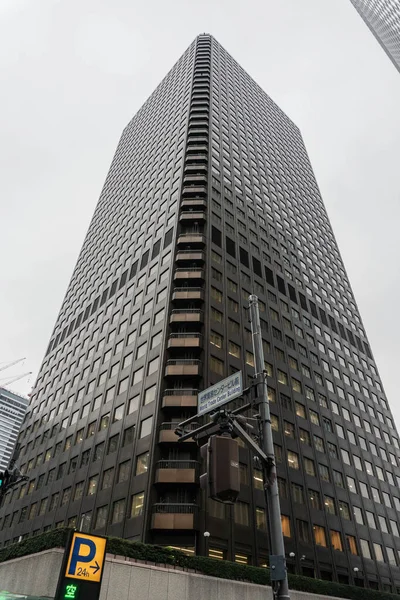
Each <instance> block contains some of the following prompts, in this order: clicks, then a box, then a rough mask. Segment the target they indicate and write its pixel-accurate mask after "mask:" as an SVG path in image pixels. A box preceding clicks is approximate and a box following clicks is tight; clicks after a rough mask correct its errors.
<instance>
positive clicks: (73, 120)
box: [0, 0, 400, 425]
mask: <svg viewBox="0 0 400 600" xmlns="http://www.w3.org/2000/svg"><path fill="white" fill-rule="evenodd" d="M202 32H208V33H212V34H213V35H214V36H215V37H216V38H217V39H218V41H219V42H220V43H221V44H222V45H224V46H225V48H226V49H227V50H228V51H229V52H230V53H231V54H232V55H233V57H234V58H235V59H236V60H238V61H239V63H240V64H241V65H242V66H243V67H244V68H245V69H246V70H247V71H248V72H249V73H250V75H251V76H252V77H253V78H254V79H255V80H256V81H257V82H258V83H259V84H260V85H261V87H262V88H263V89H264V90H266V92H267V93H268V94H269V95H270V96H271V97H272V98H273V99H274V100H275V101H276V102H277V103H278V104H279V105H280V106H281V107H282V108H283V109H284V110H285V111H286V112H287V114H288V115H289V116H290V117H291V118H292V119H293V120H294V121H295V122H296V123H297V125H298V126H299V127H300V129H301V130H302V133H303V136H304V140H305V143H306V146H307V149H308V152H309V155H310V158H311V162H312V165H313V167H314V171H315V173H316V177H317V180H318V183H319V185H320V188H321V191H322V196H323V198H324V201H325V204H326V207H327V210H328V214H329V216H330V219H331V222H332V225H333V229H334V232H335V235H336V238H337V241H338V244H339V248H340V250H341V253H342V256H343V259H344V262H345V265H346V268H347V271H348V274H349V277H350V281H351V283H352V286H353V290H354V293H355V296H356V299H357V301H358V305H359V308H360V311H361V315H362V318H363V320H364V325H365V327H366V331H367V334H368V336H369V339H370V342H371V346H372V349H373V352H374V355H375V358H376V361H377V363H378V367H379V369H380V373H381V376H382V379H383V383H384V385H385V388H386V392H387V395H388V398H389V401H390V403H391V406H392V409H393V411H394V414H395V417H396V419H397V423H398V424H399V425H400V402H399V401H398V399H397V369H398V363H399V360H400V351H399V339H400V320H399V318H398V317H397V313H398V298H399V294H400V277H399V268H398V261H399V259H400V240H399V235H398V224H397V221H398V218H399V216H400V168H399V164H400V144H399V141H400V119H399V112H400V111H399V107H400V76H399V73H398V72H397V71H396V70H395V68H394V67H393V65H392V64H391V62H390V61H389V59H388V58H387V57H386V55H385V54H384V52H383V51H382V50H381V48H380V46H379V45H378V43H377V42H376V41H375V39H374V38H373V36H372V35H371V33H370V32H369V30H368V29H367V27H366V26H365V25H364V23H363V22H362V20H361V19H360V17H359V16H358V15H357V13H356V11H355V10H354V8H353V7H352V6H351V4H350V0H334V1H333V2H332V0H330V1H329V0H278V1H276V0H247V1H246V2H243V1H242V0H241V1H239V0H229V1H228V0H203V1H202V2H201V3H199V2H191V1H190V0H185V1H184V0H170V2H165V0H153V1H149V2H138V1H137V0H136V1H135V0H36V1H35V2H32V0H0V89H1V94H0V162H1V167H0V168H1V179H0V190H1V195H0V226H1V229H0V361H4V362H7V361H11V360H13V359H16V358H19V357H22V356H26V357H27V360H26V362H25V364H24V365H18V366H16V367H14V368H13V369H10V370H9V371H7V374H9V375H10V377H11V376H12V375H14V374H18V373H20V372H24V371H33V376H32V378H31V379H30V380H28V379H24V380H22V381H19V382H16V383H14V384H13V385H11V387H12V388H13V389H15V390H16V391H19V392H22V393H26V392H28V391H29V390H30V387H31V386H32V385H33V383H34V378H35V376H36V374H37V372H38V369H39V367H40V363H41V360H42V357H43V354H44V350H45V347H46V346H47V343H48V340H49V336H50V333H51V331H52V328H53V325H54V322H55V319H56V316H57V313H58V310H59V308H60V306H61V302H62V298H63V296H64V293H65V291H66V288H67V284H68V281H69V278H70V276H71V274H72V270H73V267H74V264H75V261H76V259H77V256H78V253H79V250H80V247H81V244H82V242H83V239H84V235H85V233H86V230H87V228H88V225H89V221H90V218H91V215H92V213H93V210H94V207H95V205H96V202H97V199H98V196H99V194H100V190H101V188H102V185H103V182H104V179H105V176H106V173H107V170H108V167H109V165H110V162H111V159H112V156H113V153H114V151H115V148H116V145H117V142H118V138H119V136H120V134H121V131H122V129H123V127H124V126H125V125H126V123H127V122H128V121H129V120H130V118H131V117H132V116H133V114H134V113H135V112H136V111H137V110H138V108H139V107H140V106H141V104H142V103H143V102H144V101H145V100H146V98H147V97H148V96H149V94H150V93H151V92H152V91H153V89H154V88H155V87H156V85H157V84H158V83H159V81H160V80H161V79H162V78H163V77H164V75H165V74H166V73H167V71H168V70H169V69H170V68H171V66H172V65H173V63H174V62H175V61H176V60H177V58H178V57H179V56H180V54H182V52H183V51H184V50H185V49H186V47H187V46H188V45H189V43H190V42H191V41H192V39H193V38H194V37H195V36H196V35H197V34H198V33H202ZM1 375H2V376H4V375H5V373H1Z"/></svg>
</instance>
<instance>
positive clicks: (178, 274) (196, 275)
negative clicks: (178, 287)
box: [174, 267, 204, 281]
mask: <svg viewBox="0 0 400 600" xmlns="http://www.w3.org/2000/svg"><path fill="white" fill-rule="evenodd" d="M174 279H175V280H178V281H179V280H182V279H185V280H187V279H204V270H203V269H200V268H197V267H192V268H191V269H189V268H187V269H175V272H174Z"/></svg>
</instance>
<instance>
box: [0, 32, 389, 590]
mask: <svg viewBox="0 0 400 600" xmlns="http://www.w3.org/2000/svg"><path fill="white" fill-rule="evenodd" d="M250 293H255V294H257V295H258V296H259V298H260V301H261V304H260V306H261V310H262V314H261V317H262V322H261V323H262V328H263V332H264V350H265V360H266V362H265V368H266V371H267V372H268V375H269V395H270V401H271V412H272V425H273V430H274V436H275V449H276V457H277V461H278V473H279V487H280V493H281V507H282V527H283V531H284V535H285V538H286V550H287V555H288V557H289V553H294V554H295V556H294V558H293V557H292V558H290V557H289V558H288V564H289V568H290V569H291V570H296V571H298V572H301V573H303V574H306V575H309V576H314V575H315V576H317V577H322V578H324V579H332V580H336V581H341V582H351V583H353V582H355V583H357V584H358V585H365V586H367V587H372V588H379V589H381V590H383V589H393V590H394V589H396V588H397V589H399V590H400V569H399V556H398V553H399V551H400V536H399V527H400V524H399V518H398V514H399V513H398V511H399V510H400V492H399V487H400V469H399V460H400V451H399V436H398V433H397V431H396V428H395V425H394V422H393V417H392V415H391V412H390V409H389V405H388V402H387V400H386V397H385V394H384V391H383V387H382V383H381V381H380V378H379V375H378V371H377V368H376V365H375V362H374V359H373V356H372V353H371V351H370V347H369V344H368V341H367V337H366V334H365V331H364V328H363V325H362V322H361V318H360V315H359V312H358V309H357V305H356V302H355V299H354V296H353V294H352V291H351V287H350V284H349V281H348V278H347V275H346V272H345V270H344V266H343V262H342V260H341V257H340V254H339V250H338V247H337V244H336V241H335V238H334V236H333V233H332V228H331V226H330V223H329V220H328V217H327V214H326V211H325V208H324V205H323V202H322V200H321V196H320V193H319V190H318V186H317V183H316V181H315V177H314V174H313V171H312V168H311V165H310V162H309V159H308V156H307V153H306V150H305V147H304V144H303V141H302V137H301V134H300V132H299V130H298V128H297V127H296V126H295V125H294V124H293V123H292V121H291V120H290V119H289V118H288V117H287V116H286V115H285V114H284V113H283V112H282V111H281V110H280V109H279V107H278V106H277V105H276V104H275V103H274V102H273V101H272V100H271V99H270V98H269V96H267V94H265V92H263V90H262V89H261V88H260V87H259V86H258V85H257V84H256V83H255V82H254V81H253V80H252V79H251V78H250V77H249V75H248V74H247V73H246V72H245V71H244V70H243V69H242V68H241V67H240V66H239V64H238V63H237V62H236V61H235V60H233V58H232V57H231V56H230V55H229V54H228V53H227V52H226V51H225V50H224V48H223V47H222V46H220V45H219V44H218V42H217V41H216V40H215V39H213V38H212V37H211V36H209V35H200V36H199V37H197V38H196V40H195V41H194V42H193V43H192V44H191V45H190V47H189V48H188V50H187V51H186V52H185V53H184V54H183V56H182V57H181V58H180V59H179V61H178V62H177V63H176V65H175V66H174V67H173V69H172V70H171V71H170V72H169V74H168V75H167V76H166V78H165V79H164V80H163V81H162V82H161V84H160V85H159V86H158V88H157V89H156V90H155V92H154V93H153V94H152V95H151V96H150V98H149V99H148V100H147V102H146V103H145V104H144V106H143V107H142V108H141V109H140V110H139V112H138V113H137V115H136V116H135V117H134V118H133V119H132V121H131V122H130V123H129V124H128V126H127V127H126V128H125V130H124V132H123V134H122V138H121V141H120V143H119V146H118V148H117V151H116V154H115V157H114V160H113V163H112V165H111V168H110V171H109V174H108V177H107V179H106V182H105V185H104V188H103V191H102V193H101V197H100V200H99V203H98V205H97V208H96V211H95V214H94V217H93V220H92V223H91V225H90V227H89V231H88V233H87V236H86V239H85V242H84V245H83V248H82V251H81V253H80V256H79V259H78V262H77V265H76V268H75V271H74V273H73V276H72V279H71V282H70V285H69V287H68V290H67V294H66V296H65V299H64V302H63V305H62V307H61V311H60V314H59V317H58V319H57V322H56V325H55V328H54V332H53V334H52V336H51V340H50V344H49V346H48V348H47V351H46V355H45V358H44V361H43V365H42V367H41V369H40V373H39V377H38V380H37V382H36V385H35V388H34V390H33V393H32V397H31V404H30V408H29V411H28V413H27V416H26V419H25V422H24V424H23V427H22V430H21V434H20V436H19V447H20V467H21V468H22V470H23V472H25V473H26V474H27V475H28V476H29V478H30V480H29V482H28V483H27V484H26V485H25V486H24V487H21V488H19V489H16V490H15V491H14V492H13V493H12V494H9V496H8V498H6V499H5V503H4V506H3V507H2V509H1V511H0V523H1V525H0V527H1V531H0V544H2V545H4V544H8V543H10V542H11V541H13V540H18V539H19V536H22V537H26V536H28V535H31V533H32V532H33V533H36V532H41V531H45V530H47V529H51V528H52V527H59V526H63V525H70V526H77V527H79V528H81V529H83V530H89V531H93V532H97V533H101V534H109V535H114V536H122V537H125V538H128V539H131V540H144V541H146V542H151V543H157V544H167V545H170V546H176V547H180V548H183V549H184V550H185V551H186V552H189V553H194V552H197V553H204V552H205V544H204V540H205V538H204V536H203V533H204V531H209V532H210V534H211V535H210V538H209V543H208V552H209V554H210V556H213V557H214V558H227V559H229V560H235V561H238V562H240V563H248V564H255V565H257V564H261V565H262V564H265V562H266V561H267V557H268V536H267V533H266V512H265V505H264V496H263V489H262V476H261V473H260V471H259V470H258V469H257V468H256V466H255V465H254V463H253V460H252V456H251V455H250V454H249V452H248V451H247V449H246V448H245V447H243V448H242V447H241V448H240V474H241V483H242V489H241V493H240V496H239V501H238V502H237V503H236V504H235V505H234V506H233V507H230V506H225V505H222V504H219V503H216V502H213V501H208V502H205V499H204V497H202V493H201V491H200V488H199V475H200V473H199V472H200V467H201V465H200V462H199V460H200V456H199V451H198V448H197V446H196V444H194V443H193V442H192V441H186V442H182V443H179V442H178V441H177V437H176V435H175V432H174V431H175V427H176V424H177V422H180V421H182V420H183V419H185V418H187V417H190V416H192V415H194V414H196V403H197V391H198V390H202V389H205V388H207V387H208V386H209V385H211V384H214V383H216V382H217V381H219V380H221V379H222V378H223V377H225V376H227V375H229V374H231V373H233V372H236V371H237V370H242V372H243V375H244V378H245V380H246V381H247V382H250V381H251V379H250V378H251V376H252V374H254V368H253V354H252V340H251V333H250V328H249V320H248V311H247V307H248V297H249V295H250ZM354 568H357V569H358V571H357V578H355V573H356V572H355V571H354Z"/></svg>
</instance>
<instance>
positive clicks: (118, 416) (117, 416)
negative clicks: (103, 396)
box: [113, 404, 124, 423]
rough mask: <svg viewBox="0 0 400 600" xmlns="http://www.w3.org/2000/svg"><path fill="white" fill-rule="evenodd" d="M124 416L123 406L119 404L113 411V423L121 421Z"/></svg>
mask: <svg viewBox="0 0 400 600" xmlns="http://www.w3.org/2000/svg"><path fill="white" fill-rule="evenodd" d="M123 416H124V404H120V405H119V406H117V408H115V409H114V415H113V423H115V422H116V421H121V420H122V418H123Z"/></svg>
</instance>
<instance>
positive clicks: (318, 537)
mask: <svg viewBox="0 0 400 600" xmlns="http://www.w3.org/2000/svg"><path fill="white" fill-rule="evenodd" d="M313 531H314V541H315V544H316V545H317V546H324V547H326V534H325V529H324V527H321V526H320V525H314V526H313Z"/></svg>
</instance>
